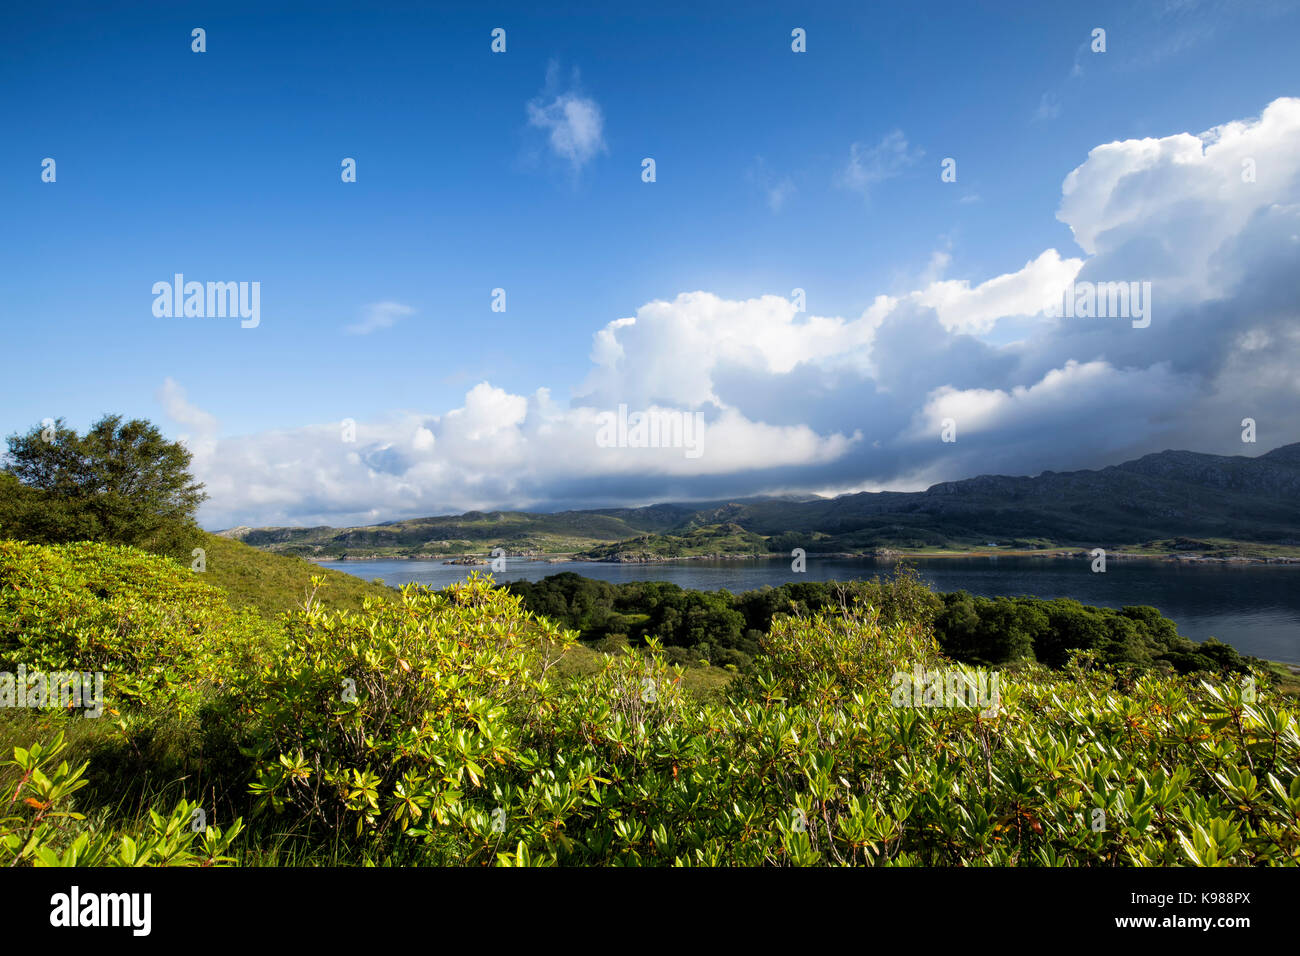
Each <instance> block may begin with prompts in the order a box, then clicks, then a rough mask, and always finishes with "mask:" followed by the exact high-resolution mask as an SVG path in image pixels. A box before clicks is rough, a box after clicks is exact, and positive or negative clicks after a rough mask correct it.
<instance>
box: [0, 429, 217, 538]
mask: <svg viewBox="0 0 1300 956" xmlns="http://www.w3.org/2000/svg"><path fill="white" fill-rule="evenodd" d="M8 445H9V452H8V455H7V456H6V458H5V471H4V472H3V473H0V534H3V535H4V536H5V537H9V538H25V539H26V540H28V541H32V542H35V543H43V544H59V543H63V542H68V541H84V540H89V541H105V542H109V543H112V544H129V545H133V546H135V547H139V548H143V549H145V550H148V551H154V552H157V553H160V554H170V555H172V556H175V557H185V558H186V559H188V553H189V549H190V548H191V547H193V545H194V543H195V542H196V541H197V539H198V537H199V531H198V526H197V525H196V524H195V520H194V517H195V513H196V512H197V510H198V506H199V505H200V504H201V503H202V502H203V501H205V500H206V499H207V495H206V494H205V493H204V491H203V485H202V484H200V483H199V482H197V481H195V480H194V476H193V475H191V474H190V472H189V467H190V461H191V458H192V456H191V454H190V452H189V451H188V450H187V449H186V448H185V446H184V445H182V444H180V443H179V442H172V441H168V440H167V439H166V438H165V437H164V436H163V434H162V433H161V432H160V431H159V430H158V428H157V426H155V425H153V424H151V423H150V422H147V421H144V420H143V419H132V420H131V421H127V422H123V420H122V416H121V415H105V416H104V417H103V418H101V419H100V420H99V421H97V422H96V423H95V424H94V425H93V426H91V429H90V431H88V432H87V433H86V434H85V435H84V436H82V435H78V434H77V432H76V431H75V430H74V429H71V428H67V427H66V426H65V425H64V423H63V419H59V420H57V421H56V422H55V423H54V424H53V426H51V427H48V428H44V429H42V428H41V427H40V426H37V427H35V428H33V429H31V430H30V431H29V432H27V434H25V435H10V436H9V438H8Z"/></svg>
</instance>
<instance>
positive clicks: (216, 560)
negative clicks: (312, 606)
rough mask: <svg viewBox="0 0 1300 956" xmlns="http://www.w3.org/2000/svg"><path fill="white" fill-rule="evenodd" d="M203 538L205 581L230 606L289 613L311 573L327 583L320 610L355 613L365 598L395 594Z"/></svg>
mask: <svg viewBox="0 0 1300 956" xmlns="http://www.w3.org/2000/svg"><path fill="white" fill-rule="evenodd" d="M205 537H206V538H207V540H206V541H205V542H204V544H203V548H204V549H206V551H207V567H208V569H207V572H206V573H205V577H206V580H207V583H208V584H214V585H216V586H218V587H220V588H222V589H223V590H225V591H226V593H227V594H228V595H229V596H230V603H231V605H232V606H234V607H255V608H257V609H258V610H259V611H261V612H262V613H263V614H265V615H267V616H268V617H274V616H276V615H278V614H280V613H281V612H283V611H290V610H292V609H293V608H294V607H295V606H297V605H298V604H299V603H301V601H302V600H303V598H304V597H305V596H306V594H307V591H308V589H309V587H310V583H309V582H310V579H311V577H312V575H323V576H324V577H325V579H326V580H327V581H328V584H327V585H326V587H325V588H324V589H323V590H322V591H321V592H320V595H319V596H320V598H321V600H322V602H323V603H324V604H325V606H326V607H328V608H331V609H335V610H348V611H358V610H360V609H361V604H362V602H363V600H364V599H365V598H366V597H380V598H391V597H392V596H393V594H394V593H395V592H394V591H393V589H392V588H388V587H385V586H384V585H382V584H372V583H370V582H369V581H363V580H362V579H361V578H357V577H353V576H352V575H350V574H344V573H343V572H342V571H335V570H333V569H331V568H322V567H318V566H317V565H315V564H312V563H311V562H310V561H306V560H304V559H302V558H295V557H290V556H288V555H283V554H269V553H268V552H266V551H259V550H258V549H257V548H254V547H250V546H249V545H246V544H243V543H242V542H239V541H232V540H231V539H229V538H221V537H218V536H217V535H214V534H209V535H206V536H205Z"/></svg>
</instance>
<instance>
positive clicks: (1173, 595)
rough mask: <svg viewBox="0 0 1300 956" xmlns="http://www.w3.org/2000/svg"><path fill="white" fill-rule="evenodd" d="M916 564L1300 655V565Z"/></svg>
mask: <svg viewBox="0 0 1300 956" xmlns="http://www.w3.org/2000/svg"><path fill="white" fill-rule="evenodd" d="M915 564H916V566H917V568H918V570H919V572H920V574H921V576H922V577H923V578H924V579H925V580H926V581H927V582H928V583H929V584H930V585H931V586H932V587H934V588H935V590H938V591H969V592H971V593H972V594H979V595H983V596H985V597H995V596H999V595H1007V596H1017V595H1032V596H1034V597H1041V598H1056V597H1069V598H1074V599H1075V600H1077V601H1081V602H1083V603H1084V604H1095V605H1100V606H1103V607H1115V608H1118V607H1124V606H1125V605H1127V604H1149V605H1151V606H1152V607H1156V608H1159V609H1160V611H1161V613H1162V614H1164V615H1165V616H1166V617H1169V618H1172V619H1173V620H1174V621H1175V622H1176V623H1177V624H1178V631H1179V633H1180V634H1182V635H1183V636H1184V637H1189V638H1191V639H1192V640H1195V641H1203V640H1205V638H1207V637H1217V638H1218V639H1219V640H1221V641H1226V642H1227V643H1229V644H1232V645H1233V646H1234V647H1236V648H1237V649H1238V650H1239V651H1241V652H1242V653H1244V654H1254V655H1257V656H1259V657H1266V658H1270V659H1272V660H1280V661H1289V662H1291V663H1300V565H1294V564H1292V565H1284V564H1250V565H1225V564H1206V565H1183V564H1176V563H1173V562H1167V561H1146V560H1123V561H1117V560H1111V561H1110V562H1108V564H1107V566H1106V573H1105V574H1093V573H1092V571H1091V570H1090V565H1091V561H1090V560H1089V559H1085V558H1078V559H1062V558H1032V557H1010V556H1008V557H987V558H983V557H982V558H931V559H915ZM326 567H331V568H337V569H338V570H340V571H346V572H347V573H348V574H354V575H356V576H357V577H361V578H365V579H367V580H370V579H373V578H382V579H383V580H384V582H385V583H386V584H389V585H393V586H398V585H402V584H407V583H410V582H412V581H414V582H417V583H419V584H426V585H429V586H430V587H446V586H447V585H448V584H451V583H453V582H455V581H460V580H463V579H464V578H465V577H466V576H467V575H468V574H469V573H470V571H472V570H475V569H474V568H469V567H465V566H464V565H454V564H443V563H442V562H440V561H331V562H327V563H326ZM891 567H892V563H891V562H889V561H887V560H876V559H870V558H811V557H810V558H809V559H808V570H807V572H806V573H804V574H795V573H793V572H792V571H791V570H790V562H789V561H788V560H755V561H744V560H738V561H669V562H661V563H655V564H607V563H604V562H586V561H569V562H564V563H560V564H551V563H549V562H547V561H533V560H528V559H525V558H508V559H507V560H506V570H505V572H504V573H503V574H496V575H493V577H494V578H495V579H496V580H498V581H520V580H524V581H538V580H540V579H542V578H544V577H546V576H547V575H550V574H559V573H560V572H562V571H572V572H574V573H575V574H581V575H583V576H584V577H588V578H596V579H599V580H601V581H610V582H613V583H616V584H617V583H620V582H623V581H671V582H672V583H674V584H677V585H680V586H681V587H684V588H693V589H695V590H700V591H713V590H717V589H719V588H726V589H727V590H729V591H733V592H736V591H751V590H754V589H755V588H760V587H762V586H763V585H765V584H770V585H773V586H775V585H778V584H785V583H786V582H788V581H830V580H839V581H855V580H861V579H865V578H871V577H873V576H875V575H878V574H888V573H889V570H890V568H891ZM478 570H481V571H485V570H487V569H486V568H479V569H478Z"/></svg>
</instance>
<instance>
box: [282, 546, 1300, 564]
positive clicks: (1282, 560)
mask: <svg viewBox="0 0 1300 956" xmlns="http://www.w3.org/2000/svg"><path fill="white" fill-rule="evenodd" d="M578 553H579V552H567V553H566V552H557V553H552V554H542V555H507V557H509V558H511V559H512V560H518V559H519V558H523V559H525V560H527V561H529V562H532V563H538V564H572V563H582V564H670V563H673V562H677V561H780V560H785V561H788V560H789V556H788V555H784V554H690V555H679V556H676V557H661V556H657V555H636V556H627V557H609V558H581V557H577V556H576V555H577V554H578ZM1090 556H1091V552H1090V550H1089V549H1080V548H1047V549H1012V548H1007V549H1005V550H1003V549H987V550H974V551H911V550H898V549H893V548H881V549H876V550H873V551H861V552H852V551H826V552H817V551H809V552H808V554H807V557H808V558H810V559H813V558H835V559H842V560H843V559H848V560H853V559H857V560H864V559H873V560H892V561H905V560H908V559H911V558H920V559H926V560H932V559H941V558H998V557H1012V558H1050V559H1053V560H1065V559H1074V560H1083V559H1087V558H1089V557H1090ZM302 557H303V558H304V559H305V560H307V561H311V562H312V563H314V564H330V563H342V562H353V561H356V562H364V561H425V562H429V563H435V562H436V563H441V564H445V565H460V566H464V567H489V566H490V565H491V563H492V562H491V558H490V557H488V556H482V555H464V554H462V555H454V554H429V555H414V556H412V555H344V556H342V557H332V558H322V557H316V556H306V555H302ZM1106 560H1108V561H1164V562H1169V563H1174V564H1197V565H1211V564H1213V565H1218V564H1227V565H1247V564H1295V565H1300V555H1270V556H1267V557H1245V556H1237V555H1232V556H1228V557H1220V556H1216V555H1205V554H1194V553H1183V552H1176V551H1170V552H1140V551H1118V550H1117V551H1109V550H1108V551H1107V552H1106Z"/></svg>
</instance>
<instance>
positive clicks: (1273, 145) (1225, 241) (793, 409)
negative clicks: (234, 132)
mask: <svg viewBox="0 0 1300 956" xmlns="http://www.w3.org/2000/svg"><path fill="white" fill-rule="evenodd" d="M546 109H549V110H551V112H553V113H555V112H556V111H555V110H554V109H552V107H546ZM543 112H545V110H544V111H543ZM569 112H570V113H571V112H572V111H569ZM546 115H550V114H549V113H547V114H546ZM556 115H559V114H558V113H556ZM565 115H566V116H568V115H569V113H566V114H565ZM570 118H571V117H570ZM583 128H587V127H586V126H584V127H583ZM584 142H587V140H584ZM1056 216H1057V218H1058V219H1059V220H1061V221H1062V222H1064V223H1065V224H1067V225H1068V226H1069V227H1070V229H1071V231H1072V233H1073V236H1074V239H1075V242H1076V243H1077V245H1078V250H1074V251H1061V250H1057V249H1045V250H1043V251H1042V253H1041V254H1039V255H1037V256H1036V257H1035V258H1033V259H1032V260H1030V261H1028V262H1026V263H1024V264H1023V265H1021V266H1020V267H1019V268H1018V269H1016V270H1014V271H1012V272H1008V273H1005V274H1002V275H996V276H991V277H988V278H983V279H951V278H943V277H942V275H941V274H938V275H934V276H933V277H930V278H929V280H928V282H927V283H926V284H924V286H923V287H922V288H917V289H915V290H913V291H911V292H908V293H907V294H904V295H898V296H888V295H880V296H877V297H876V298H875V300H874V301H872V302H870V303H869V304H867V305H866V307H865V309H864V310H863V311H862V313H861V314H859V315H857V316H822V315H811V314H807V313H804V312H800V311H797V309H796V305H795V303H793V302H791V301H790V300H786V299H782V298H779V297H775V296H761V297H758V298H753V299H747V300H744V301H735V300H728V299H725V298H722V297H720V296H717V295H714V294H712V293H710V292H707V291H692V292H684V293H681V294H678V295H676V296H675V297H673V298H671V299H665V300H656V301H652V302H648V303H646V304H644V305H642V306H640V308H638V309H637V310H636V314H635V315H633V316H630V317H624V318H617V319H614V320H613V321H610V322H609V323H608V324H607V325H605V327H604V328H601V329H598V330H596V331H595V332H594V335H593V340H592V349H591V355H590V358H591V367H590V370H589V373H588V374H587V376H586V378H585V380H584V381H582V382H572V383H565V382H556V383H553V384H552V386H551V387H550V388H541V389H538V390H537V391H535V392H533V393H532V394H528V395H521V394H515V393H513V392H511V391H510V390H509V387H508V383H502V382H481V383H479V384H477V385H475V386H474V387H473V388H471V389H470V390H469V391H468V392H467V393H466V395H465V399H464V403H463V405H462V406H461V407H459V408H455V409H445V410H431V411H429V412H428V413H418V414H417V413H410V412H404V413H401V414H397V413H395V414H393V415H392V416H390V417H387V418H384V419H382V420H376V421H366V422H358V423H356V424H355V440H346V439H347V437H348V434H347V429H346V426H345V424H344V423H339V422H325V423H317V424H312V425H307V426H304V427H302V428H298V429H295V430H292V431H276V432H266V433H261V434H254V435H242V436H223V435H221V434H220V424H219V422H218V421H217V420H216V419H215V418H214V417H213V416H212V415H210V414H208V413H207V412H205V411H204V410H203V405H204V401H203V396H201V395H200V396H188V397H187V396H186V394H185V391H184V389H183V385H184V383H183V382H181V383H177V382H174V381H172V380H170V379H169V380H168V381H167V382H166V383H165V384H164V385H163V386H162V388H161V389H160V393H159V399H160V401H162V402H163V404H164V406H165V407H166V408H167V409H168V414H169V415H170V417H171V418H172V419H173V420H174V421H175V423H176V424H177V425H178V426H180V428H179V429H178V431H181V430H184V431H185V432H186V435H185V437H186V441H187V443H188V444H189V447H190V448H191V449H192V450H193V451H194V454H195V471H196V474H197V475H198V477H199V478H200V479H201V480H203V481H204V482H205V483H206V484H207V486H208V491H209V494H210V495H211V496H212V500H211V501H210V502H209V504H208V506H207V507H206V508H205V510H204V511H203V512H202V515H201V517H202V519H203V523H204V524H205V525H206V526H208V527H212V528H218V527H227V526H230V525H235V524H252V525H270V524H336V525H337V524H353V523H369V522H374V521H378V520H385V519H389V518H400V517H409V516H415V515H422V514H432V513H439V512H459V511H464V510H469V509H480V510H481V509H489V508H528V509H530V510H547V509H551V508H562V507H569V506H574V505H580V506H585V507H598V506H602V505H615V504H643V503H646V502H649V501H656V500H668V499H689V498H713V497H739V496H743V495H750V494H758V493H765V492H783V491H819V492H823V493H833V492H839V491H848V490H864V489H865V490H876V489H880V488H893V489H898V490H913V489H918V488H922V487H925V486H926V485H928V484H931V483H933V482H936V481H941V480H948V479H956V478H962V477H968V476H971V475H975V474H980V473H1008V474H1026V473H1037V472H1039V471H1041V470H1044V469H1051V470H1064V469H1071V468H1082V467H1099V466H1102V465H1105V464H1112V463H1115V462H1118V461H1120V460H1123V459H1126V458H1131V457H1136V456H1138V455H1141V454H1144V453H1147V452H1151V451H1158V450H1161V449H1164V448H1191V449H1194V450H1197V451H1206V452H1216V453H1221V454H1248V455H1254V454H1258V453H1260V452H1262V451H1265V450H1267V449H1269V448H1272V447H1275V446H1276V445H1280V444H1284V443H1286V442H1290V441H1294V440H1296V439H1297V437H1300V436H1298V435H1297V434H1296V432H1295V429H1294V423H1295V422H1296V421H1297V411H1300V376H1297V373H1296V369H1297V368H1300V321H1297V319H1300V315H1298V314H1297V313H1298V312H1300V99H1293V98H1284V99H1278V100H1275V101H1274V102H1272V103H1271V104H1269V105H1268V106H1267V107H1266V108H1265V109H1264V111H1263V112H1262V113H1261V114H1260V116H1258V117H1255V118H1251V119H1244V120H1236V121H1233V122H1229V123H1225V124H1224V125H1222V126H1218V127H1215V128H1214V129H1211V130H1208V131H1206V132H1203V133H1200V134H1192V133H1180V134H1177V135H1172V136H1166V137H1162V138H1148V139H1131V140H1124V141H1121V142H1113V143H1106V144H1102V145H1099V146H1097V147H1095V148H1094V149H1092V150H1091V152H1090V153H1089V154H1088V156H1087V158H1086V159H1085V160H1084V161H1083V162H1082V163H1081V164H1080V165H1079V166H1078V167H1077V168H1076V169H1074V170H1072V171H1070V172H1069V173H1068V175H1066V176H1065V178H1064V182H1063V184H1062V191H1061V200H1060V205H1059V208H1058V210H1057V212H1056ZM939 261H940V262H941V264H942V263H943V262H946V259H941V260H939ZM1109 282H1126V283H1127V282H1150V283H1151V289H1152V293H1151V295H1152V298H1151V322H1150V325H1149V326H1147V327H1145V328H1135V327H1133V325H1132V324H1131V323H1130V322H1129V321H1128V320H1127V319H1116V318H1071V317H1061V316H1059V315H1057V314H1054V312H1055V311H1059V305H1060V303H1061V301H1062V294H1063V292H1064V291H1065V289H1066V287H1067V286H1070V285H1071V284H1073V283H1080V284H1082V283H1099V284H1100V283H1109ZM556 393H565V394H567V395H569V396H571V397H570V399H569V400H568V401H561V400H558V399H556V398H555V397H553V394H556ZM191 402H192V403H193V404H191ZM620 405H625V406H627V409H629V410H630V413H638V412H640V413H644V412H649V411H661V412H663V413H664V414H665V415H668V414H682V413H694V412H699V413H701V414H702V415H703V418H704V421H705V423H706V429H705V432H704V436H703V443H702V454H700V455H699V456H698V457H688V456H687V455H686V454H684V452H683V449H682V448H681V447H601V445H600V444H598V442H597V434H598V432H599V430H600V422H601V416H602V415H609V414H612V413H616V412H617V410H618V408H619V406H620ZM1246 417H1250V418H1253V419H1255V420H1256V422H1257V423H1258V434H1259V444H1258V445H1243V444H1242V443H1241V441H1240V432H1241V427H1240V422H1241V420H1242V419H1243V418H1246ZM945 419H952V420H953V422H954V423H955V427H956V435H957V440H956V441H955V442H944V441H941V439H940V432H941V428H942V425H943V422H944V420H945ZM606 444H608V443H606ZM628 444H629V445H631V444H635V439H634V438H633V439H629V441H628ZM669 444H671V442H669Z"/></svg>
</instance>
